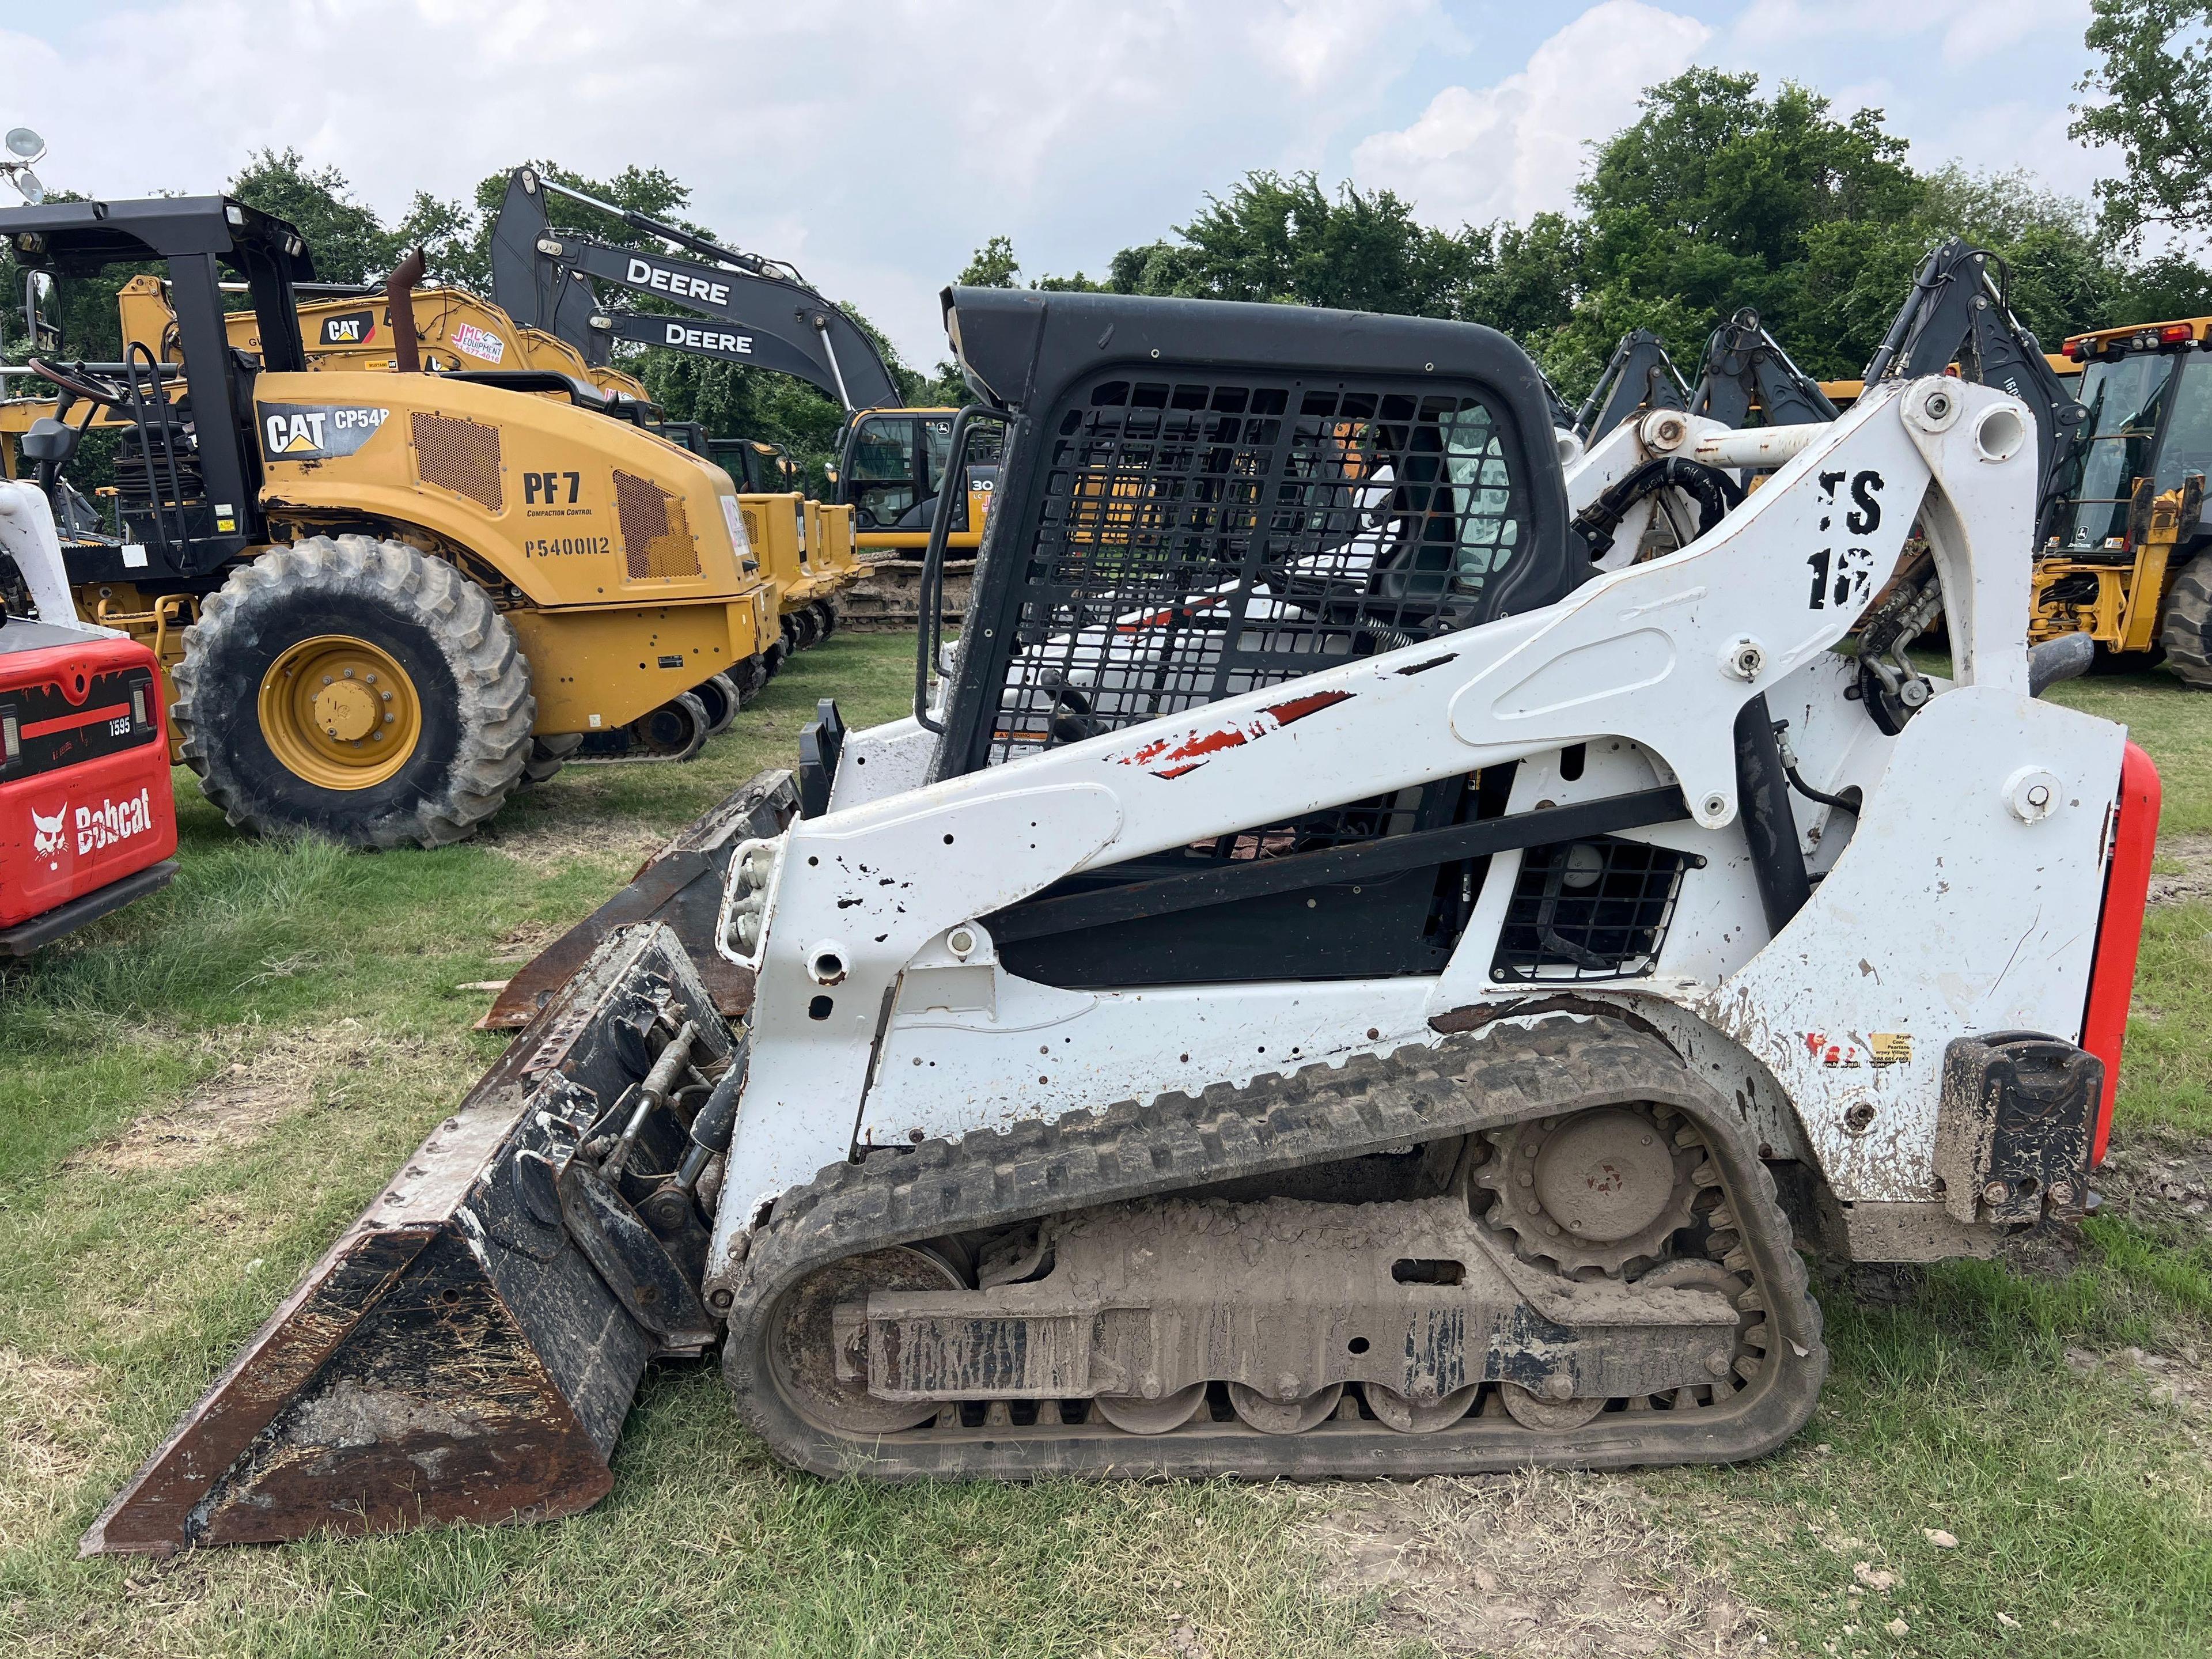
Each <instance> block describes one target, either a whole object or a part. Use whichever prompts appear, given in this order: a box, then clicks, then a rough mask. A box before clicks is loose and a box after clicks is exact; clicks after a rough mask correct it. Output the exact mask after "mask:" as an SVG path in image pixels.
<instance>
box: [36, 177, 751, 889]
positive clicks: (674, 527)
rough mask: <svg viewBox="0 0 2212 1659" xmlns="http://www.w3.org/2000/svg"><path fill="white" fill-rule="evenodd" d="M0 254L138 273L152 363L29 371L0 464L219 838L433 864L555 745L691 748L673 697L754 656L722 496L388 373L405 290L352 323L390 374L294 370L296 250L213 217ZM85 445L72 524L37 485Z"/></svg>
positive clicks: (521, 374) (685, 708) (746, 581)
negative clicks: (41, 523) (32, 378)
mask: <svg viewBox="0 0 2212 1659" xmlns="http://www.w3.org/2000/svg"><path fill="white" fill-rule="evenodd" d="M0 235H5V236H6V237H8V238H9V243H10V246H11V248H12V251H13V252H14V255H15V258H16V260H17V262H18V263H19V264H23V265H26V266H27V267H29V268H31V269H32V270H34V271H40V272H46V273H50V274H51V275H52V276H55V277H57V278H58V279H59V280H63V281H67V280H69V279H70V278H72V277H76V276H89V275H92V274H94V273H97V272H100V271H104V270H110V269H112V267H113V266H115V265H117V264H138V263H153V264H161V265H162V266H163V267H164V268H165V270H166V274H167V289H166V295H167V310H168V311H169V313H170V318H171V320H170V322H169V323H168V324H166V325H163V327H162V329H161V331H160V332H159V334H158V335H157V336H156V337H155V338H154V339H153V340H151V341H149V339H147V338H146V337H143V334H142V335H141V336H140V337H133V338H132V339H131V343H130V344H129V346H128V348H127V349H126V351H125V356H124V357H123V359H122V360H121V361H119V362H112V363H87V362H56V361H53V360H51V359H47V358H33V360H32V362H31V364H30V368H32V370H33V372H34V374H36V375H37V376H38V378H39V380H41V381H42V382H43V383H44V385H45V386H46V387H48V388H51V390H52V403H51V405H46V406H42V405H41V404H36V403H17V404H9V405H7V406H6V407H5V410H3V411H0V438H6V439H10V440H12V441H7V442H0V457H3V458H4V459H5V464H6V469H7V471H8V473H9V476H15V477H21V476H26V475H27V476H30V477H34V478H35V479H36V481H37V482H38V483H39V484H40V487H41V488H42V489H44V490H45V491H46V494H47V495H48V496H49V497H50V499H52V501H54V503H55V507H56V517H57V518H58V520H61V522H62V525H63V528H64V558H65V561H66V563H67V566H68V569H69V574H70V582H71V584H72V587H73V590H74V593H75V597H76V605H77V608H78V609H79V610H80V611H82V612H83V613H84V614H85V616H86V617H88V618H90V619H92V620H95V621H100V622H103V623H108V624H111V625H113V626H117V627H121V628H124V629H128V630H129V631H130V632H131V633H132V634H133V635H137V636H139V637H141V638H143V639H144V640H145V641H147V642H148V643H149V645H150V646H151V647H153V648H154V650H155V653H156V655H157V656H158V657H159V658H160V659H161V665H162V669H163V673H164V676H165V679H166V681H167V688H168V690H169V693H170V697H171V699H172V700H173V711H172V713H173V726H174V733H175V739H176V744H177V753H178V756H179V758H181V759H182V760H183V761H184V763H186V764H187V765H190V766H191V767H192V769H194V770H196V771H197V772H198V773H199V775H200V776H201V780H202V787H203V788H204V790H205V791H206V793H207V794H208V795H209V798H210V799H212V800H214V801H216V804H217V805H220V806H222V808H223V810H224V811H225V813H226V814H227V816H228V817H229V819H230V821H231V822H232V823H234V824H235V825H237V826H238V827H240V828H241V829H251V830H255V831H259V832H265V833H277V834H285V833H298V832H301V831H313V832H314V833H317V834H321V835H325V836H330V837H331V838H333V839H336V840H338V841H341V842H347V843H349V844H352V845H356V846H377V847H384V846H394V845H398V844H402V843H406V842H415V843H418V844H422V845H433V844H436V843H438V842H447V841H452V840H455V839H458V838H459V837H461V836H465V835H467V834H469V833H470V832H471V830H472V829H473V828H474V827H475V826H476V825H477V823H480V822H482V821H483V819H484V818H486V817H489V816H490V815H491V814H492V813H493V812H494V811H496V810H497V809H498V807H499V805H500V804H501V802H502V801H503V800H504V799H506V798H507V795H508V793H511V792H512V791H513V789H514V788H515V787H516V786H517V785H518V784H519V783H520V781H522V780H523V779H524V777H525V776H526V775H527V776H531V777H544V776H549V775H550V774H551V773H552V772H553V771H555V770H557V769H558V768H559V766H560V764H561V762H562V759H563V757H567V756H569V755H572V754H574V753H576V752H577V751H578V750H580V749H581V748H583V747H585V746H586V744H592V743H599V744H604V745H605V746H608V747H611V748H613V749H616V750H619V751H621V752H623V753H625V754H629V755H643V756H647V757H651V756H669V757H683V756H685V755H688V754H690V753H696V750H697V748H698V745H699V744H700V743H701V742H702V741H703V739H704V737H705V735H706V732H707V728H708V726H709V725H710V723H711V721H710V717H709V714H708V710H707V708H706V707H705V705H704V704H703V703H702V701H701V699H700V698H699V696H696V695H695V693H696V689H697V688H699V687H701V686H702V685H704V684H706V683H708V681H710V680H712V679H714V678H715V677H717V676H722V675H726V674H728V673H729V672H730V671H732V670H734V669H741V668H742V667H743V666H744V665H748V664H753V663H757V659H758V658H759V655H760V653H761V651H762V649H763V645H764V643H766V642H768V641H773V640H774V639H775V637H776V622H775V615H774V612H773V610H772V608H771V607H772V595H771V594H770V592H769V589H768V588H767V586H765V585H764V584H763V581H762V579H761V576H760V574H759V570H758V562H757V559H756V558H755V557H754V556H753V554H752V552H751V550H750V547H749V546H748V545H747V544H746V541H745V537H744V521H743V519H742V517H741V515H740V513H739V511H738V501H737V497H736V493H735V491H734V489H732V487H731V483H730V480H729V478H728V477H727V475H726V474H725V473H723V472H722V471H720V469H719V468H717V467H714V466H712V465H708V464H707V463H706V462H704V461H702V460H701V459H696V458H694V457H692V456H690V455H688V454H686V453H684V451H682V450H681V449H679V448H678V447H675V446H673V445H671V444H669V443H667V442H665V441H663V440H662V439H660V438H659V437H657V436H655V435H653V434H652V433H651V432H650V431H648V430H647V429H646V428H643V427H642V426H641V425H639V424H637V423H636V422H634V421H627V420H625V421H614V420H609V419H607V418H605V416H606V414H607V413H608V412H609V409H610V404H611V400H610V399H609V398H608V397H607V396H606V395H605V393H603V392H600V391H599V390H598V389H597V388H595V387H593V386H589V385H586V384H585V383H582V382H580V381H577V380H574V378H573V377H568V376H563V375H561V374H554V373H550V372H547V371H543V370H535V369H507V368H476V369H467V370H459V369H457V370H451V371H447V372H441V373H438V374H430V373H427V372H420V364H421V356H420V350H419V342H418V340H417V338H416V334H415V331H414V329H413V328H412V326H411V324H412V321H413V314H412V313H413V301H412V298H411V295H410V282H411V277H410V275H409V274H408V273H407V272H405V271H403V272H400V273H395V276H394V279H393V281H392V283H391V284H389V285H388V293H387V303H386V306H385V307H382V308H381V316H382V318H383V319H384V320H385V322H386V325H387V326H391V327H392V329H393V352H392V356H393V359H394V361H395V362H396V363H397V366H398V368H400V369H402V370H403V371H408V372H402V373H393V372H391V370H389V369H385V368H378V369H374V370H371V369H368V368H331V367H328V366H325V367H324V368H320V369H316V368H314V367H313V364H311V363H310V362H309V357H308V352H307V347H306V344H305V342H304V341H303V338H302V335H301V324H300V301H299V295H298V292H297V289H296V287H295V284H297V283H303V282H307V281H310V280H312V278H313V265H312V264H311V262H310V259H309V256H308V253H307V248H306V246H304V244H303V243H302V241H301V238H300V236H299V234H298V233H297V232H296V231H295V230H294V229H293V228H291V227H290V226H289V225H287V224H285V223H283V222H282V221H280V220H276V219H274V218H271V217H270V216H266V215H264V214H261V213H259V212H257V211H256V210H253V209H252V208H249V207H246V206H245V205H243V204H240V203H237V202H234V201H230V200H228V199H227V198H224V197H175V198H169V199H164V200H156V201H146V202H70V203H53V204H46V205H45V206H40V207H27V208H21V209H16V210H10V211H8V212H5V213H0ZM420 274H421V267H420V265H419V264H416V265H415V267H414V269H413V272H412V275H413V276H419V275H420ZM227 277H232V278H235V279H237V280H238V281H240V282H241V283H243V284H244V291H245V293H246V295H247V296H248V298H249V300H250V302H251V313H250V314H251V319H252V320H251V324H250V328H251V335H250V337H251V338H252V340H253V342H254V345H253V349H252V350H251V351H249V350H246V349H240V346H239V345H237V344H236V343H234V340H233V338H232V335H231V331H232V330H233V329H234V328H240V327H245V326H247V325H246V324H245V323H244V322H243V320H242V318H243V313H241V319H240V320H239V321H234V320H233V319H232V317H231V316H230V314H229V313H227V312H226V309H225V303H224V292H225V288H224V284H225V279H226V278H227ZM372 309H374V307H372ZM94 425H97V426H99V427H100V428H103V429H106V430H111V431H113V432H114V433H115V434H116V435H117V436H118V451H117V458H116V461H115V465H114V479H115V482H114V483H113V485H112V491H113V493H112V495H111V496H106V498H105V501H104V503H94V502H89V501H87V500H86V499H85V498H84V497H83V496H82V495H80V494H78V493H77V492H76V491H75V490H74V489H72V488H71V486H70V482H69V470H70V464H71V462H72V460H73V459H76V454H77V452H78V448H79V446H80V445H81V443H82V439H83V436H84V434H85V433H86V432H87V430H88V429H89V428H92V427H93V426H94Z"/></svg>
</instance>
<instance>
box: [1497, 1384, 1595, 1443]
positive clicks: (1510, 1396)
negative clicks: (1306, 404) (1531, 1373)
mask: <svg viewBox="0 0 2212 1659" xmlns="http://www.w3.org/2000/svg"><path fill="white" fill-rule="evenodd" d="M1498 1399H1499V1400H1500V1401H1502V1402H1503V1403H1504V1407H1505V1414H1506V1415H1507V1416H1508V1417H1510V1418H1511V1419H1513V1420H1514V1421H1515V1422H1516V1423H1518V1424H1519V1425H1521V1426H1522V1428H1524V1429H1534V1430H1535V1431H1537V1432H1538V1433H1540V1434H1566V1433H1569V1432H1571V1431H1573V1430H1576V1429H1579V1428H1580V1427H1582V1426H1583V1424H1585V1423H1589V1422H1590V1421H1592V1420H1594V1419H1595V1418H1596V1417H1597V1415H1598V1413H1601V1412H1602V1411H1603V1410H1604V1409H1605V1401H1603V1400H1601V1399H1596V1400H1593V1399H1581V1400H1577V1399H1574V1398H1571V1397H1570V1398H1566V1399H1553V1398H1552V1397H1550V1396H1548V1395H1541V1394H1537V1393H1536V1392H1534V1390H1533V1389H1524V1388H1522V1386H1521V1385H1520V1384H1519V1383H1499V1384H1498Z"/></svg>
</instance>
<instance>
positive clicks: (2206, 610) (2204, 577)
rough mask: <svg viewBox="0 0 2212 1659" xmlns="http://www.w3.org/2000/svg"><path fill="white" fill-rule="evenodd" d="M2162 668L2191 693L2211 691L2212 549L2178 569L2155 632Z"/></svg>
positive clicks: (2167, 593) (2167, 592)
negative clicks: (2161, 649) (2162, 649)
mask: <svg viewBox="0 0 2212 1659" xmlns="http://www.w3.org/2000/svg"><path fill="white" fill-rule="evenodd" d="M2159 643H2160V645H2161V646H2163V647H2165V649H2166V666H2167V667H2169V668H2171V669H2172V670H2173V672H2174V677H2175V678H2178V679H2179V680H2180V682H2181V683H2182V684H2184V685H2185V686H2187V687H2189V688H2190V690H2192V691H2212V550H2207V551H2205V552H2202V553H2199V554H2198V555H2197V556H2196V557H2195V558H2193V559H2191V560H2190V562H2188V563H2187V564H2185V565H2184V566H2182V568H2181V574H2179V576H2176V577H2175V578H2174V579H2173V585H2172V586H2171V587H2169V588H2168V589H2167V590H2166V618H2165V621H2164V623H2163V624H2162V625H2161V626H2160V629H2159Z"/></svg>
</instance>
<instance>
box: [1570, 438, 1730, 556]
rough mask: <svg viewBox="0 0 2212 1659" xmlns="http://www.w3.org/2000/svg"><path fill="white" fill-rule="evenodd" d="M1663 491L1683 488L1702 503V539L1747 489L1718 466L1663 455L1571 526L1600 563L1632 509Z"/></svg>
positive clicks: (1611, 490) (1620, 483)
mask: <svg viewBox="0 0 2212 1659" xmlns="http://www.w3.org/2000/svg"><path fill="white" fill-rule="evenodd" d="M1662 489H1679V490H1680V491H1682V492H1683V494H1685V495H1687V496H1689V497H1690V499H1691V500H1692V501H1695V502H1697V504H1698V534H1699V535H1700V536H1702V535H1704V534H1705V532H1707V531H1709V530H1711V528H1712V527H1713V526H1715V525H1717V524H1718V523H1719V522H1720V521H1721V520H1723V518H1725V517H1727V516H1728V513H1729V509H1730V508H1732V507H1738V506H1741V504H1742V501H1743V487H1742V486H1741V484H1739V483H1736V481H1735V479H1734V478H1731V477H1729V475H1728V474H1727V473H1725V472H1723V471H1721V470H1720V469H1719V468H1718V467H1713V466H1707V465H1705V463H1704V462H1703V461H1693V460H1691V459H1689V458H1688V457H1686V456H1682V455H1662V456H1661V457H1660V458H1659V459H1656V460H1652V461H1646V462H1644V465H1641V466H1639V467H1638V468H1637V469H1636V470H1635V471H1632V472H1631V473H1629V474H1628V476H1627V477H1624V478H1620V479H1617V480H1615V481H1614V482H1613V483H1611V484H1609V485H1607V488H1606V489H1604V490H1603V491H1602V492H1601V494H1600V495H1599V496H1598V498H1597V499H1596V500H1595V501H1592V502H1591V503H1590V504H1589V506H1588V507H1584V508H1583V510H1582V511H1581V512H1580V513H1577V514H1576V515H1575V519H1574V522H1573V524H1572V525H1571V526H1569V528H1571V529H1572V530H1573V531H1574V532H1576V533H1577V535H1579V536H1580V537H1581V538H1583V543H1584V544H1585V545H1587V546H1588V547H1589V556H1590V562H1591V563H1592V564H1595V563H1596V562H1598V561H1599V560H1600V559H1601V558H1603V557H1604V556H1606V555H1607V553H1608V552H1610V551H1611V550H1612V548H1613V532H1614V531H1616V530H1618V529H1620V521H1621V520H1623V519H1625V518H1626V517H1627V516H1628V510H1629V508H1631V507H1634V506H1635V505H1636V503H1637V502H1638V501H1642V500H1643V499H1644V497H1645V496H1646V495H1656V494H1657V493H1658V492H1659V491H1660V490H1662Z"/></svg>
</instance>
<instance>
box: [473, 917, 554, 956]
mask: <svg viewBox="0 0 2212 1659" xmlns="http://www.w3.org/2000/svg"><path fill="white" fill-rule="evenodd" d="M564 931H566V930H565V929H562V928H559V927H554V926H553V924H552V923H550V922H546V921H526V922H522V923H520V924H519V925H517V926H515V927H510V928H508V929H507V931H506V932H505V933H501V935H500V936H499V943H498V944H497V945H495V946H494V947H493V949H492V957H491V959H492V960H493V961H494V962H528V961H530V960H532V958H533V957H536V956H537V954H538V952H539V951H543V950H544V948H545V947H546V946H547V945H550V944H551V943H552V942H553V941H554V940H555V939H558V938H560V937H561V935H562V933H563V932H564Z"/></svg>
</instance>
